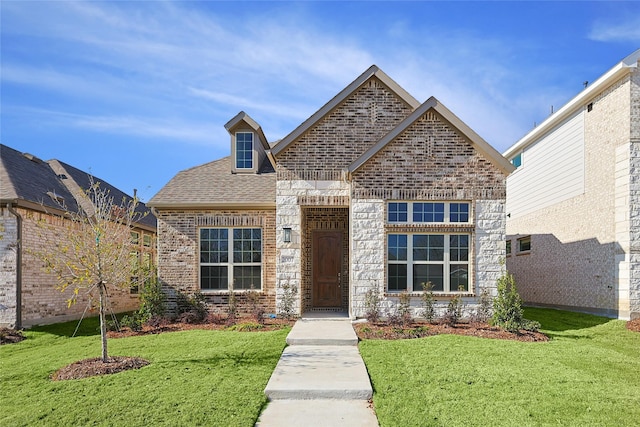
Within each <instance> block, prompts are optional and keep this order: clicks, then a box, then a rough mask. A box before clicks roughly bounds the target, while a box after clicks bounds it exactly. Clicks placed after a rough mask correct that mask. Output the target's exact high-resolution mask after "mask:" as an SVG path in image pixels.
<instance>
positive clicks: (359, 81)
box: [271, 65, 420, 156]
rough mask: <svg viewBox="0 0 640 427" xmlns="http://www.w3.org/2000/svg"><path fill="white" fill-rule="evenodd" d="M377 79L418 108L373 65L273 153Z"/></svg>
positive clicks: (407, 93)
mask: <svg viewBox="0 0 640 427" xmlns="http://www.w3.org/2000/svg"><path fill="white" fill-rule="evenodd" d="M374 76H375V77H377V78H378V79H379V80H380V81H381V82H382V83H383V84H384V85H385V86H387V87H388V88H389V89H391V91H393V92H394V93H395V94H396V95H398V96H399V97H400V98H401V99H402V100H403V101H404V102H406V103H407V105H409V106H410V107H411V109H412V110H414V109H416V108H418V106H419V105H420V102H418V100H416V99H415V98H414V97H413V96H411V94H409V92H407V91H406V90H404V89H403V88H402V87H400V85H398V84H397V83H396V82H395V81H394V80H393V79H391V77H389V76H388V75H386V74H385V73H384V72H383V71H382V70H381V69H379V68H378V67H377V66H375V65H372V66H371V67H369V68H368V69H367V70H366V71H365V72H364V73H362V74H361V75H360V76H359V77H358V78H357V79H355V80H354V81H353V82H351V84H349V85H348V86H347V87H346V88H344V89H343V90H342V91H340V92H339V93H338V94H337V95H336V96H334V97H333V98H332V99H331V100H330V101H329V102H327V103H326V104H325V105H324V106H322V108H320V109H319V110H318V111H316V112H315V113H314V114H313V115H312V116H311V117H309V118H308V119H307V120H305V121H304V122H303V123H302V124H301V125H300V126H298V127H297V128H295V129H294V130H293V132H291V133H290V134H289V135H287V136H285V137H284V138H283V139H282V140H281V141H280V142H278V143H277V144H276V145H274V146H273V147H272V148H271V153H272V154H273V155H274V156H277V155H278V153H280V152H282V151H284V150H285V149H286V148H287V147H288V146H289V145H290V144H291V143H292V142H293V141H295V140H296V139H297V138H298V137H299V136H300V135H302V134H303V133H305V132H306V131H307V130H309V129H310V128H312V127H313V126H314V125H315V124H316V123H318V122H319V121H320V120H321V119H322V118H323V117H324V116H326V115H327V114H329V113H330V112H331V111H332V110H333V109H334V108H336V107H337V106H338V105H340V104H341V103H342V102H343V101H344V100H345V99H347V98H348V97H349V96H351V94H353V93H354V92H355V91H356V90H357V89H358V88H359V87H360V86H362V84H364V83H365V82H366V81H368V80H369V79H370V78H372V77H374Z"/></svg>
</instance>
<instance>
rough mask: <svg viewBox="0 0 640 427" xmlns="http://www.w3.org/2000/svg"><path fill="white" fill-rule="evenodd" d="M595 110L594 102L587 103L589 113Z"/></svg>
mask: <svg viewBox="0 0 640 427" xmlns="http://www.w3.org/2000/svg"><path fill="white" fill-rule="evenodd" d="M591 110H593V102H590V103H588V104H587V113H590V112H591Z"/></svg>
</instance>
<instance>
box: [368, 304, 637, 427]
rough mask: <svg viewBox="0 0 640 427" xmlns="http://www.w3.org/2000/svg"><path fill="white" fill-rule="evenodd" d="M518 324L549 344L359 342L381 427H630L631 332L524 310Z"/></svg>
mask: <svg viewBox="0 0 640 427" xmlns="http://www.w3.org/2000/svg"><path fill="white" fill-rule="evenodd" d="M525 317H526V318H528V319H532V320H537V321H539V322H540V323H541V324H542V331H543V332H545V333H546V334H547V335H549V336H550V337H551V341H549V342H546V343H524V342H517V341H504V340H494V339H483V338H475V337H465V336H458V335H438V336H434V337H429V338H421V339H410V340H398V341H383V340H365V341H362V342H361V343H360V352H361V354H362V357H363V359H364V361H365V364H366V366H367V369H368V371H369V375H370V377H371V382H372V385H373V388H374V397H373V400H374V405H375V409H376V413H377V415H378V420H379V421H380V425H381V426H382V427H387V426H472V425H475V426H538V425H562V426H637V425H638V420H640V333H637V332H632V331H629V330H627V329H625V322H624V321H620V320H611V319H607V318H602V317H597V316H590V315H585V314H577V313H569V312H564V311H556V310H546V309H533V308H530V309H526V310H525Z"/></svg>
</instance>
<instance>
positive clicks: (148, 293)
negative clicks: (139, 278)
mask: <svg viewBox="0 0 640 427" xmlns="http://www.w3.org/2000/svg"><path fill="white" fill-rule="evenodd" d="M166 301H167V300H166V295H165V294H164V292H162V285H161V283H160V282H159V281H158V280H157V278H155V277H153V278H149V279H148V280H146V281H145V284H144V286H143V287H142V290H141V292H140V308H139V309H138V311H137V313H138V315H139V316H140V319H141V321H142V322H143V323H146V322H148V321H149V320H150V319H151V318H153V317H156V318H161V317H163V316H164V315H165V314H166V310H167V302H166Z"/></svg>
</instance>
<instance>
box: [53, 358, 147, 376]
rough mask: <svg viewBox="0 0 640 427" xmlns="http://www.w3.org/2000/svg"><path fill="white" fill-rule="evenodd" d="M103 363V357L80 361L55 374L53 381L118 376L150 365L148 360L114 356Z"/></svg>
mask: <svg viewBox="0 0 640 427" xmlns="http://www.w3.org/2000/svg"><path fill="white" fill-rule="evenodd" d="M108 360H109V361H108V362H106V363H105V362H103V361H102V358H101V357H94V358H92V359H84V360H79V361H77V362H73V363H72V364H70V365H67V366H65V367H64V368H62V369H60V370H58V371H56V372H54V374H53V375H51V379H52V380H53V381H63V380H77V379H81V378H88V377H95V376H98V375H109V374H116V373H118V372H122V371H128V370H129V369H140V368H142V367H143V366H147V365H148V364H149V361H148V360H145V359H141V358H139V357H125V356H113V357H109V358H108Z"/></svg>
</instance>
